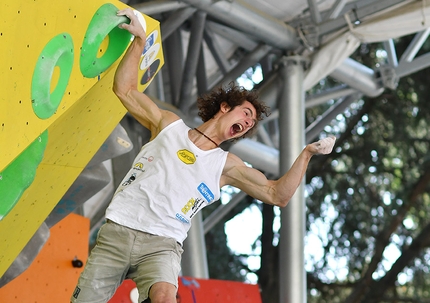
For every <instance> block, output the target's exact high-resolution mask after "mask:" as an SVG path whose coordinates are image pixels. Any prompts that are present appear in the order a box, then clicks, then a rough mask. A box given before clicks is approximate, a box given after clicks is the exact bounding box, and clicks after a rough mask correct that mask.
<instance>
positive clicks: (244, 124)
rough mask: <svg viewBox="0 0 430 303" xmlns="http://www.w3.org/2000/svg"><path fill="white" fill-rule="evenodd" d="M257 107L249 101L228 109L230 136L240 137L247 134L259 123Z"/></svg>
mask: <svg viewBox="0 0 430 303" xmlns="http://www.w3.org/2000/svg"><path fill="white" fill-rule="evenodd" d="M256 113H257V111H256V110H255V107H254V106H253V105H252V104H251V103H250V102H248V101H245V102H243V103H242V104H241V105H238V106H236V107H235V108H233V109H228V111H227V112H226V117H228V119H229V121H230V123H229V125H230V128H229V137H231V138H239V137H242V136H243V135H245V134H246V133H247V132H248V131H249V130H250V129H251V128H253V127H254V125H255V124H256V123H257V118H256V115H257V114H256Z"/></svg>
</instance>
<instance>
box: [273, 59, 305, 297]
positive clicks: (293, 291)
mask: <svg viewBox="0 0 430 303" xmlns="http://www.w3.org/2000/svg"><path fill="white" fill-rule="evenodd" d="M280 74H281V76H282V78H283V81H284V87H283V90H282V92H281V95H280V100H279V101H278V106H279V129H280V140H279V156H280V161H279V163H280V174H281V175H282V174H284V173H286V172H287V171H288V170H289V169H290V167H291V165H292V164H293V162H294V160H295V159H296V158H297V156H298V155H299V154H300V152H301V151H302V149H303V148H304V145H305V92H304V90H303V74H304V61H303V59H302V58H301V57H296V56H293V57H285V58H283V60H282V66H281V72H280ZM305 220H306V217H305V199H304V182H303V181H302V184H301V185H300V186H299V188H298V189H297V192H296V194H295V195H294V196H293V197H292V198H291V200H290V202H289V204H288V205H287V206H286V207H285V208H283V209H282V210H281V230H280V242H279V245H280V247H279V258H280V259H279V264H280V275H279V277H280V296H279V298H280V301H279V302H280V303H306V273H305V269H304V236H305V228H306V224H305Z"/></svg>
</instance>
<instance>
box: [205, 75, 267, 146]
mask: <svg viewBox="0 0 430 303" xmlns="http://www.w3.org/2000/svg"><path fill="white" fill-rule="evenodd" d="M245 101H248V102H249V103H251V104H252V105H253V106H254V107H255V110H256V119H257V121H261V120H263V118H264V117H263V115H265V116H266V117H268V116H269V115H270V107H268V106H266V104H265V103H264V102H262V101H260V100H259V99H258V92H257V91H256V90H247V89H245V88H244V87H242V86H238V85H236V83H235V82H233V81H232V82H230V83H229V84H228V86H227V87H226V88H224V87H222V86H220V87H218V88H216V89H214V90H213V91H212V92H210V93H208V94H206V95H202V96H200V97H199V98H198V99H197V107H198V109H199V112H198V115H199V116H200V118H202V120H203V122H206V121H208V120H210V119H212V118H213V117H214V116H215V115H216V113H218V111H219V110H220V108H221V103H222V102H226V103H227V104H228V106H229V107H230V110H232V109H233V108H235V107H236V106H239V105H242V104H243V102H245ZM257 124H258V123H255V124H254V126H253V127H252V128H251V129H250V130H249V131H248V132H247V133H246V134H245V135H244V136H242V137H241V138H245V137H249V136H250V135H252V133H253V131H254V130H255V129H257Z"/></svg>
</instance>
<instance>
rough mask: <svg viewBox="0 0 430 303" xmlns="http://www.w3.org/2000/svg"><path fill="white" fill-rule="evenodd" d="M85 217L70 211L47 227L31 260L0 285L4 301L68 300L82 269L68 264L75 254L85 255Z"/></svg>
mask: <svg viewBox="0 0 430 303" xmlns="http://www.w3.org/2000/svg"><path fill="white" fill-rule="evenodd" d="M89 228H90V222H89V219H88V218H85V217H82V216H79V215H75V214H70V215H69V216H67V217H66V218H64V219H63V220H61V221H60V222H58V223H57V224H56V225H54V226H53V227H52V228H51V229H50V237H49V239H48V241H47V242H46V243H45V245H44V246H43V248H42V250H41V251H40V253H39V254H38V255H37V257H36V258H35V259H34V261H33V263H32V264H31V265H30V266H29V267H28V268H27V270H26V271H24V272H23V273H22V274H21V275H19V276H18V277H16V278H15V279H13V280H12V281H11V282H9V283H8V284H6V285H4V286H3V287H1V288H0V302H2V303H3V302H4V303H6V302H7V303H18V302H19V303H24V302H26V303H27V302H32V303H51V302H56V303H63V302H69V300H70V297H71V295H72V293H73V290H74V289H75V286H76V282H77V281H78V278H79V275H80V273H81V271H82V270H83V267H81V268H75V267H73V266H72V260H73V259H74V258H75V257H77V258H78V259H79V260H81V261H82V262H83V263H84V264H85V262H86V260H87V257H88V237H89Z"/></svg>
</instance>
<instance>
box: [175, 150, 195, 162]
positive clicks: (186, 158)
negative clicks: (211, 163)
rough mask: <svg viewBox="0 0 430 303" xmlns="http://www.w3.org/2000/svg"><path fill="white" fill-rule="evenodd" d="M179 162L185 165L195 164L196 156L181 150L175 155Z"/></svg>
mask: <svg viewBox="0 0 430 303" xmlns="http://www.w3.org/2000/svg"><path fill="white" fill-rule="evenodd" d="M176 154H177V155H178V158H179V160H181V161H182V162H184V163H185V164H194V162H196V156H194V154H193V153H192V152H190V151H189V150H187V149H181V150H179V151H178V152H177V153H176Z"/></svg>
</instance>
